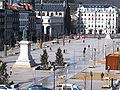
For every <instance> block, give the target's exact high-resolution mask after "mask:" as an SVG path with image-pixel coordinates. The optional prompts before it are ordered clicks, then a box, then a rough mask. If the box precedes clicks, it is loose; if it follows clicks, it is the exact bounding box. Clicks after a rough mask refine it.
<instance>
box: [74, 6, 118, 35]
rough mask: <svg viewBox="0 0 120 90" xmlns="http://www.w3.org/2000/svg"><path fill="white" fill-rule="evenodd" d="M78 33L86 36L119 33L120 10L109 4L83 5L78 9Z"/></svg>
mask: <svg viewBox="0 0 120 90" xmlns="http://www.w3.org/2000/svg"><path fill="white" fill-rule="evenodd" d="M76 16H77V17H78V19H77V26H78V28H77V32H80V33H84V34H106V33H107V32H108V30H109V33H110V34H112V33H117V31H118V25H119V22H118V20H119V9H118V8H117V7H115V6H113V5H108V4H83V5H81V4H80V5H79V7H78V8H77V12H76Z"/></svg>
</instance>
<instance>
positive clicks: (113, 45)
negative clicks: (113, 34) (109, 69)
mask: <svg viewBox="0 0 120 90" xmlns="http://www.w3.org/2000/svg"><path fill="white" fill-rule="evenodd" d="M114 42H115V41H113V54H114Z"/></svg>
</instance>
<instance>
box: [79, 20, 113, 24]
mask: <svg viewBox="0 0 120 90" xmlns="http://www.w3.org/2000/svg"><path fill="white" fill-rule="evenodd" d="M79 23H81V24H82V23H85V24H86V23H95V21H81V22H78V24H79ZM96 23H105V24H108V23H109V22H104V21H103V20H101V21H100V20H98V21H96ZM110 24H114V21H111V22H110Z"/></svg>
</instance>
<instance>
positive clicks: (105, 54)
mask: <svg viewBox="0 0 120 90" xmlns="http://www.w3.org/2000/svg"><path fill="white" fill-rule="evenodd" d="M105 57H106V45H105Z"/></svg>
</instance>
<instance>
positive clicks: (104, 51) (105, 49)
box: [104, 45, 107, 57]
mask: <svg viewBox="0 0 120 90" xmlns="http://www.w3.org/2000/svg"><path fill="white" fill-rule="evenodd" d="M106 46H107V45H105V47H104V48H105V50H104V52H105V53H104V54H105V57H106Z"/></svg>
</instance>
